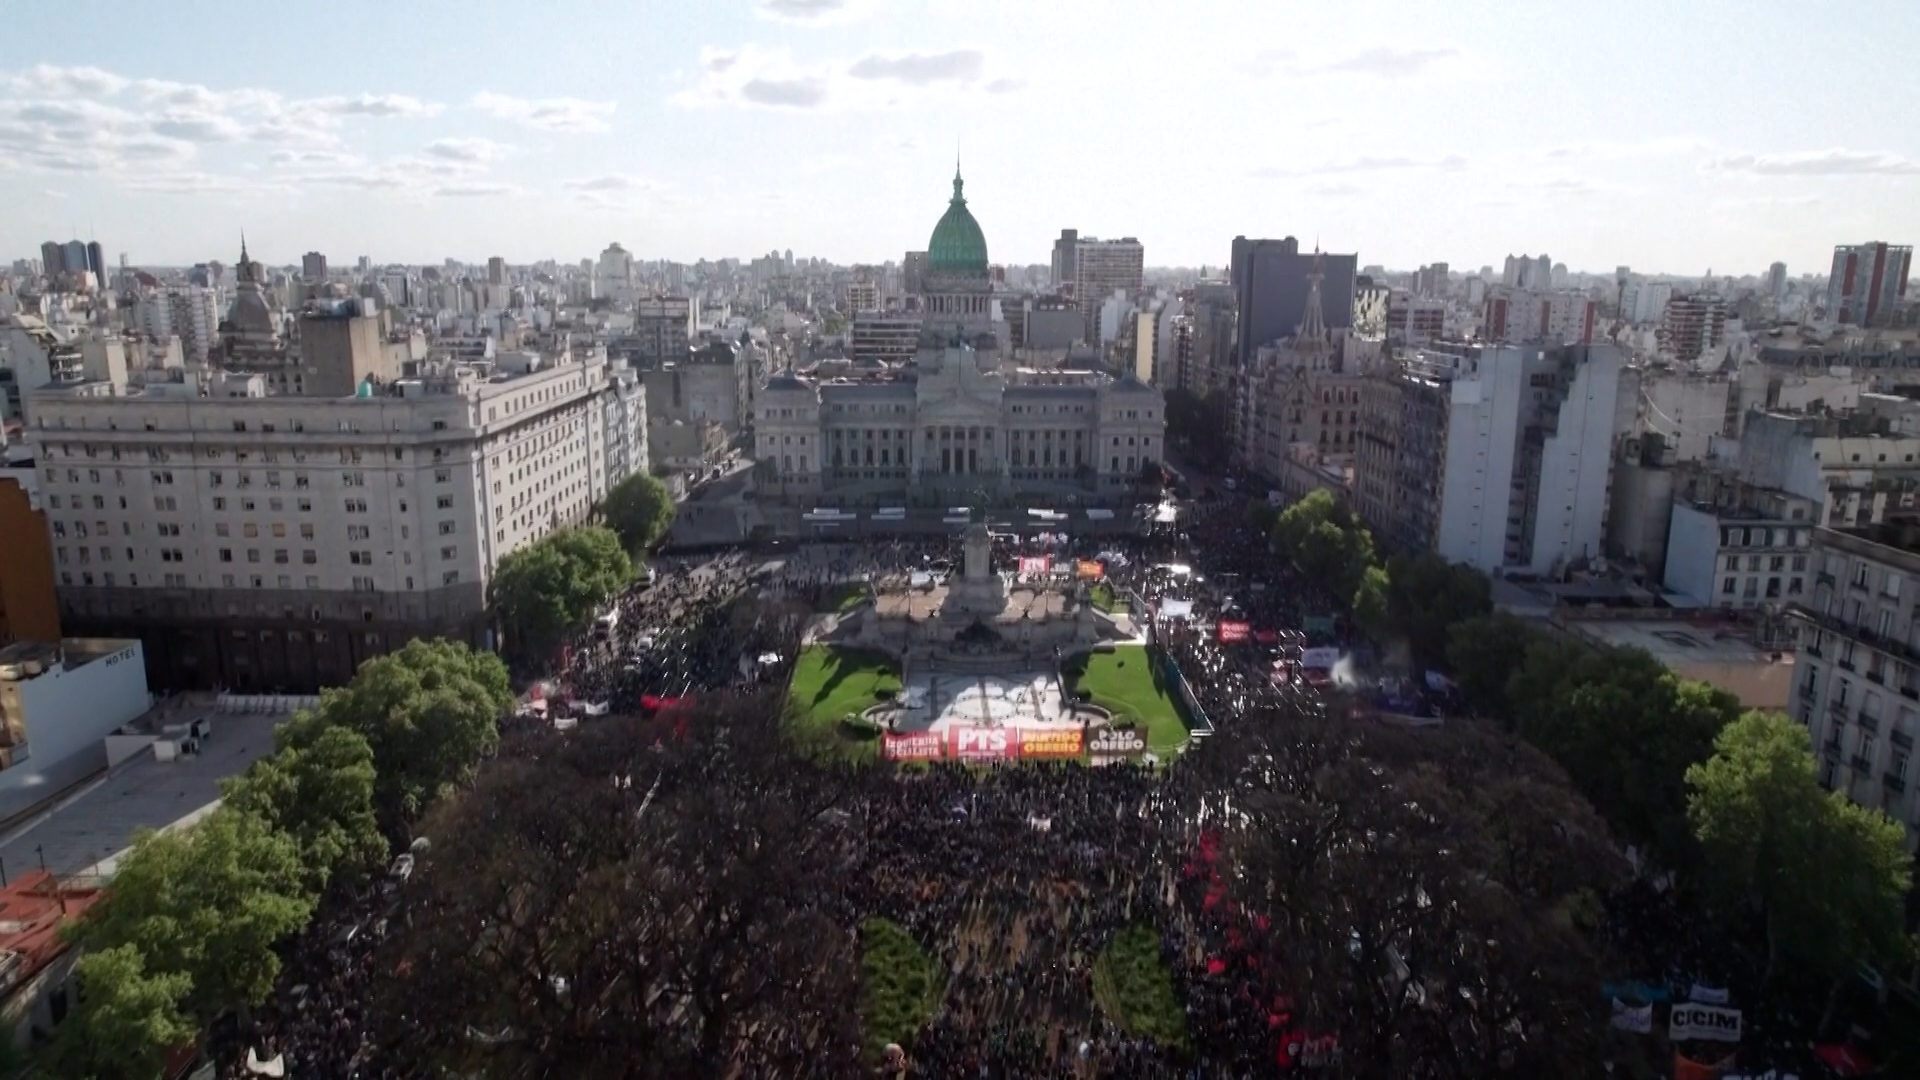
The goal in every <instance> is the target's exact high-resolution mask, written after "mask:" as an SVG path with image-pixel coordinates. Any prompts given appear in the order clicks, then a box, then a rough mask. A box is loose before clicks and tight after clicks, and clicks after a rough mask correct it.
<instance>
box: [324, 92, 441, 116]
mask: <svg viewBox="0 0 1920 1080" xmlns="http://www.w3.org/2000/svg"><path fill="white" fill-rule="evenodd" d="M295 104H296V106H301V105H304V106H306V107H309V108H312V109H314V110H317V111H319V112H322V113H326V114H328V115H331V116H380V117H385V116H432V115H434V114H436V113H438V112H439V111H440V106H438V105H434V104H431V103H429V102H425V101H421V100H420V99H419V98H416V97H408V96H407V95H405V94H359V95H356V96H354V97H321V98H309V99H307V100H306V101H302V102H296V103H295Z"/></svg>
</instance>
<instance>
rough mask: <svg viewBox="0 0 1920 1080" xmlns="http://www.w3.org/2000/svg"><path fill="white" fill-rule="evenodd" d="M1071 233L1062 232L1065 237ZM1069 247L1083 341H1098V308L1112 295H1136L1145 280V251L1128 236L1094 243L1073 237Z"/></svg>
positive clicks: (1088, 239)
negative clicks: (1083, 327) (1083, 325)
mask: <svg viewBox="0 0 1920 1080" xmlns="http://www.w3.org/2000/svg"><path fill="white" fill-rule="evenodd" d="M1073 231H1074V230H1072V229H1067V230H1063V233H1062V239H1061V241H1059V242H1056V244H1055V248H1056V250H1057V249H1058V247H1059V243H1062V242H1065V240H1066V236H1065V233H1071V232H1073ZM1072 247H1073V266H1074V270H1073V295H1074V297H1075V298H1076V299H1077V300H1078V301H1079V304H1080V312H1081V314H1082V315H1083V316H1085V317H1086V322H1087V340H1088V341H1099V340H1101V334H1100V309H1099V306H1100V304H1101V303H1103V302H1104V301H1105V300H1106V299H1107V298H1109V297H1111V296H1112V295H1113V294H1114V293H1116V292H1121V293H1125V294H1126V295H1127V297H1128V298H1129V299H1131V298H1132V297H1133V295H1134V294H1135V293H1138V292H1139V291H1140V287H1141V285H1142V284H1143V283H1144V281H1145V276H1146V248H1144V247H1142V246H1141V244H1140V241H1138V240H1135V239H1134V238H1133V237H1131V236H1127V237H1122V238H1121V239H1119V240H1096V239H1094V238H1093V237H1091V236H1076V238H1075V239H1074V240H1073V242H1072Z"/></svg>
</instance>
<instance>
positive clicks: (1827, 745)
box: [1820, 735, 1840, 761]
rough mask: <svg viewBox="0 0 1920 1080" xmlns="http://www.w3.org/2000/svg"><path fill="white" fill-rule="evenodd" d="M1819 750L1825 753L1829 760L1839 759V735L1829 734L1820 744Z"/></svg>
mask: <svg viewBox="0 0 1920 1080" xmlns="http://www.w3.org/2000/svg"><path fill="white" fill-rule="evenodd" d="M1820 752H1821V753H1822V754H1824V755H1826V757H1827V759H1828V760H1829V761H1839V760H1840V737H1839V736H1838V735H1829V736H1828V737H1827V741H1826V742H1823V743H1821V744H1820Z"/></svg>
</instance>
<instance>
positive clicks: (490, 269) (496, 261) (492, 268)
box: [487, 255, 507, 285]
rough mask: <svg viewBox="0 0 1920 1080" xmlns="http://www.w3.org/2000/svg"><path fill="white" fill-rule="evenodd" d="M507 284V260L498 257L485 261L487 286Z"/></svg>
mask: <svg viewBox="0 0 1920 1080" xmlns="http://www.w3.org/2000/svg"><path fill="white" fill-rule="evenodd" d="M506 283H507V260H505V259H503V258H501V257H500V256H498V255H494V256H492V257H490V258H488V259H487V284H489V285H505V284H506Z"/></svg>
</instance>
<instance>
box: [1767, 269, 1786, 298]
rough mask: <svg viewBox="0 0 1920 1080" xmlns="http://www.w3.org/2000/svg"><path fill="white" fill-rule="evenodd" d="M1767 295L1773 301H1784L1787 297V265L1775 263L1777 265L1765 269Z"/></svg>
mask: <svg viewBox="0 0 1920 1080" xmlns="http://www.w3.org/2000/svg"><path fill="white" fill-rule="evenodd" d="M1767 295H1768V296H1770V297H1772V298H1773V299H1775V300H1780V299H1784V298H1785V297H1786V295H1787V264H1786V263H1783V262H1777V263H1774V264H1773V265H1772V266H1769V267H1767Z"/></svg>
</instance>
